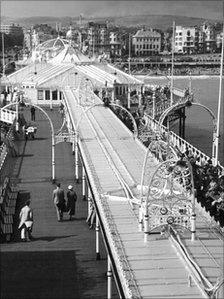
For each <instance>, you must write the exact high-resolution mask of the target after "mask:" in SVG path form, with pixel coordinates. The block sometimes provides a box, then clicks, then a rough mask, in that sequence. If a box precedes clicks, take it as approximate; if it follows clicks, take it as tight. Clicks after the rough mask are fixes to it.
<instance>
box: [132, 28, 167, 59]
mask: <svg viewBox="0 0 224 299" xmlns="http://www.w3.org/2000/svg"><path fill="white" fill-rule="evenodd" d="M132 46H133V52H134V54H135V55H137V56H138V55H139V56H151V55H156V54H158V53H160V50H161V34H160V33H159V32H156V31H154V30H153V29H150V30H145V29H141V30H138V31H137V32H136V34H135V35H134V36H133V37H132Z"/></svg>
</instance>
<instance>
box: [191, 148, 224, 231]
mask: <svg viewBox="0 0 224 299" xmlns="http://www.w3.org/2000/svg"><path fill="white" fill-rule="evenodd" d="M187 156H188V157H189V161H190V163H191V165H192V170H193V176H194V184H195V189H196V191H197V200H198V202H200V204H201V205H202V206H204V207H205V209H206V210H207V211H208V212H209V213H210V215H211V216H213V217H214V218H215V220H216V221H219V223H220V226H221V227H224V173H223V172H222V169H221V167H220V166H218V165H217V166H213V164H212V161H211V160H208V162H207V163H206V164H204V165H203V166H200V165H198V164H197V159H195V158H194V157H193V156H192V155H191V156H190V155H189V154H188V153H187Z"/></svg>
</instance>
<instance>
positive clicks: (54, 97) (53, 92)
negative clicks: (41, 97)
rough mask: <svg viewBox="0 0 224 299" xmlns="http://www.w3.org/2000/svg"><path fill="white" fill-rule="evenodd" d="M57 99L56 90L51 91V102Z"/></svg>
mask: <svg viewBox="0 0 224 299" xmlns="http://www.w3.org/2000/svg"><path fill="white" fill-rule="evenodd" d="M57 99H58V91H57V90H53V91H52V100H53V101H57Z"/></svg>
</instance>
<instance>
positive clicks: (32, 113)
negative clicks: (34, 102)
mask: <svg viewBox="0 0 224 299" xmlns="http://www.w3.org/2000/svg"><path fill="white" fill-rule="evenodd" d="M35 111H36V109H35V107H34V106H31V108H30V113H31V120H32V121H35Z"/></svg>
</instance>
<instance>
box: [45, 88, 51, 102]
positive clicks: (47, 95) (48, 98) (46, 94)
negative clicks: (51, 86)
mask: <svg viewBox="0 0 224 299" xmlns="http://www.w3.org/2000/svg"><path fill="white" fill-rule="evenodd" d="M45 100H46V101H50V90H45Z"/></svg>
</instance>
